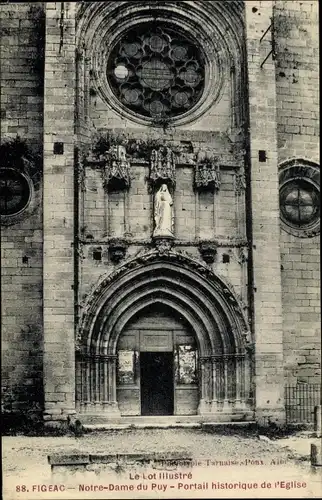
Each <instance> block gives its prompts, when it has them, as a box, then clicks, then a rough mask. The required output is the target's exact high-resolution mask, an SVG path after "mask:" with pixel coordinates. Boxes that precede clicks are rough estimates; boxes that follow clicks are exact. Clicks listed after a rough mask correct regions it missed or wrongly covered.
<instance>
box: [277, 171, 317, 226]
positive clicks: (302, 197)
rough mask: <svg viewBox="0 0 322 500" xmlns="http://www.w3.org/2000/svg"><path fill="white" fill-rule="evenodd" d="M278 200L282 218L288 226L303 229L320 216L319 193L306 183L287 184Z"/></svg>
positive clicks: (301, 181)
mask: <svg viewBox="0 0 322 500" xmlns="http://www.w3.org/2000/svg"><path fill="white" fill-rule="evenodd" d="M280 198H281V200H280V205H281V212H282V217H283V219H284V221H285V222H286V223H288V224H291V225H293V226H296V227H303V226H307V225H311V224H312V223H313V224H314V223H315V222H316V220H317V219H318V218H319V216H320V203H319V193H318V191H317V190H316V189H315V187H314V186H313V185H310V184H309V183H308V182H306V181H303V180H300V181H299V182H294V181H293V182H289V183H287V184H286V185H285V186H284V187H283V188H282V189H281V192H280Z"/></svg>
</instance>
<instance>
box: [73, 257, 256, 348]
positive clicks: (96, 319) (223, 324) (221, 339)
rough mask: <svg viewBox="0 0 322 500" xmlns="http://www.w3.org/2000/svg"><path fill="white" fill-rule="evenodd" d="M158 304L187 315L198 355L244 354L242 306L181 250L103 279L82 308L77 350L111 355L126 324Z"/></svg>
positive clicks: (139, 260) (136, 261) (134, 261)
mask: <svg viewBox="0 0 322 500" xmlns="http://www.w3.org/2000/svg"><path fill="white" fill-rule="evenodd" d="M156 302H159V303H163V304H167V305H168V306H169V307H172V308H173V309H175V310H176V311H178V312H179V313H180V314H181V315H182V316H183V317H185V319H186V320H187V321H188V322H189V324H190V325H191V327H192V328H193V330H194V332H195V334H196V338H197V340H198V343H199V348H200V353H201V355H214V354H219V353H222V354H230V353H238V352H243V351H244V349H245V348H246V347H247V345H248V344H249V342H250V341H251V338H250V333H249V328H248V323H247V319H246V317H245V315H244V312H243V307H242V305H241V304H240V301H239V299H238V298H237V295H236V294H235V292H234V290H233V288H232V286H231V285H229V284H228V283H227V282H226V281H225V279H224V278H222V277H221V276H218V275H216V274H215V273H213V272H212V270H211V269H210V268H209V267H207V266H205V265H203V264H202V263H200V261H198V260H197V259H193V258H191V257H188V256H186V255H183V254H182V253H180V252H177V251H173V250H171V251H169V252H168V253H167V254H163V255H160V253H159V252H158V251H157V250H152V251H149V252H146V253H145V254H143V255H141V256H138V257H134V258H131V259H128V260H127V261H125V262H124V264H123V265H122V266H119V267H118V268H117V269H116V270H115V271H114V272H113V273H111V274H110V275H108V276H104V277H102V278H101V280H100V282H99V283H98V284H97V285H96V286H95V288H94V290H93V291H92V293H91V294H90V295H89V296H88V297H87V299H86V301H84V303H83V304H82V305H81V309H82V310H83V315H82V321H81V324H80V328H79V339H78V341H79V346H80V349H81V350H82V351H83V352H84V354H85V353H87V354H89V353H91V354H97V355H98V354H100V355H108V354H115V352H116V345H117V340H118V337H119V335H120V334H121V332H122V331H123V329H124V327H125V325H126V324H127V322H128V321H129V320H130V319H131V318H132V317H133V315H134V314H136V313H137V312H139V311H140V310H142V309H144V308H146V307H147V306H148V305H150V304H153V303H156Z"/></svg>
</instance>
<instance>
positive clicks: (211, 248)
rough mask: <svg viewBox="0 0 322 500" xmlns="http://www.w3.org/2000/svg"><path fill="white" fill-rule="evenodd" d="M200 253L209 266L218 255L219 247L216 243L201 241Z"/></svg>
mask: <svg viewBox="0 0 322 500" xmlns="http://www.w3.org/2000/svg"><path fill="white" fill-rule="evenodd" d="M199 252H200V254H201V257H202V258H203V260H204V261H205V262H207V264H213V263H214V262H215V257H216V253H217V245H216V243H214V242H209V241H201V242H200V243H199Z"/></svg>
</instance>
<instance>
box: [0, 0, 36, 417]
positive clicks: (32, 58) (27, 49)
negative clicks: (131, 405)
mask: <svg viewBox="0 0 322 500" xmlns="http://www.w3.org/2000/svg"><path fill="white" fill-rule="evenodd" d="M43 44H44V11H43V4H42V3H41V2H37V3H36V2H28V3H27V2H25V3H22V4H21V3H19V4H18V3H12V2H9V3H3V4H2V5H1V50H0V57H1V81H0V84H1V142H2V143H5V142H6V141H8V140H13V139H15V138H16V137H17V136H19V137H20V138H21V140H22V141H25V144H26V146H27V148H28V149H29V151H30V154H31V155H32V156H33V157H34V158H37V162H36V164H37V168H38V169H39V170H41V166H42V140H43V47H44V45H43ZM36 177H37V178H38V181H37V185H35V186H34V187H35V191H36V194H37V198H38V199H37V203H36V205H35V207H34V210H32V211H30V213H29V214H28V216H27V217H23V218H22V219H21V220H20V221H19V222H17V223H16V224H13V225H9V226H2V227H1V314H2V318H1V327H2V328H1V331H2V370H3V371H2V384H3V387H4V391H5V392H4V396H3V400H2V402H3V404H4V406H5V407H6V409H8V410H9V409H10V408H12V409H13V410H15V409H17V408H24V407H27V406H30V405H32V403H33V402H37V403H39V404H40V405H42V399H43V396H42V394H43V391H42V385H43V365H42V351H43V338H42V238H43V231H42V205H41V172H39V171H38V173H37V175H36Z"/></svg>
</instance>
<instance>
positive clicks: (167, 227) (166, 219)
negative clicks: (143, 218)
mask: <svg viewBox="0 0 322 500" xmlns="http://www.w3.org/2000/svg"><path fill="white" fill-rule="evenodd" d="M172 205H173V200H172V197H171V194H170V193H169V190H168V186H167V185H166V184H162V185H161V187H160V189H159V190H158V191H157V193H156V195H155V202H154V221H155V229H154V233H153V236H165V237H171V238H173V236H174V235H173V232H172V225H173V219H172Z"/></svg>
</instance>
